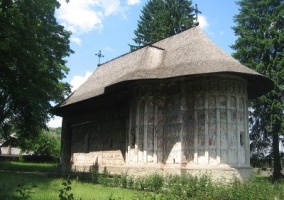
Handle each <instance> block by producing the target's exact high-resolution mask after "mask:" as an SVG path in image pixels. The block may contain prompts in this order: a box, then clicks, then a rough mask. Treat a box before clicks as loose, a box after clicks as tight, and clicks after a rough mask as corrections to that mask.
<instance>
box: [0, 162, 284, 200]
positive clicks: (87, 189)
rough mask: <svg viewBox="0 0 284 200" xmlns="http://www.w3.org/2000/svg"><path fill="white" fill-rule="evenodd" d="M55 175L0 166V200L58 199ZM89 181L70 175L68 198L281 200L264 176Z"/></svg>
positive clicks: (38, 168) (45, 167)
mask: <svg viewBox="0 0 284 200" xmlns="http://www.w3.org/2000/svg"><path fill="white" fill-rule="evenodd" d="M56 171H57V167H56V164H38V163H36V164H35V163H21V162H0V191H1V192H0V199H1V200H6V199H15V197H16V195H19V192H23V193H22V196H23V195H28V196H29V198H22V199H31V200H37V199H38V200H41V199H52V200H56V199H60V198H59V194H60V192H59V191H60V190H62V189H63V188H64V185H62V184H63V183H64V182H66V179H63V178H62V177H59V176H57V173H54V172H56ZM42 172H51V173H42ZM90 177H91V176H90V175H87V174H84V175H76V174H72V181H71V188H72V189H71V190H70V191H68V194H73V195H74V199H76V200H77V199H82V200H91V199H95V200H104V199H106V200H124V199H126V200H127V199H130V200H186V199H194V200H217V199H218V200H250V199H251V200H254V199H258V200H270V199H271V200H282V199H283V200H284V182H283V181H282V182H279V183H274V184H273V183H272V182H271V181H270V179H269V178H268V177H263V176H254V178H253V180H252V181H251V182H249V183H241V182H240V181H238V180H234V181H232V182H230V183H227V184H223V183H219V184H216V183H213V182H212V181H211V180H210V179H209V177H208V176H204V177H201V178H196V177H192V176H190V175H183V176H175V175H173V176H168V177H166V178H162V177H161V176H160V175H152V176H146V177H138V178H135V179H134V178H133V177H131V176H127V175H123V176H121V177H117V176H114V177H111V176H108V175H100V176H99V177H97V175H96V176H95V177H92V178H93V181H94V180H96V181H97V182H99V183H101V184H102V185H100V184H94V183H86V182H83V181H82V180H87V178H89V182H90ZM94 178H95V179H94ZM19 186H20V187H19ZM108 186H113V187H108ZM118 186H121V187H127V188H131V189H124V188H119V187H118ZM135 189H136V190H135ZM142 190H144V191H142ZM17 191H18V192H17Z"/></svg>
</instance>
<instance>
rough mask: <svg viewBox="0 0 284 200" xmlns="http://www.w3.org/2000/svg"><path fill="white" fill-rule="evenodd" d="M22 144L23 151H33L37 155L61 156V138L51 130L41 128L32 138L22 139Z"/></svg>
mask: <svg viewBox="0 0 284 200" xmlns="http://www.w3.org/2000/svg"><path fill="white" fill-rule="evenodd" d="M20 146H21V147H22V148H21V150H22V152H26V153H29V152H31V153H32V155H35V156H44V157H50V158H59V153H60V138H58V137H56V136H55V135H54V134H52V131H51V130H49V131H47V130H41V131H39V133H38V135H37V136H36V137H34V138H32V139H23V140H21V141H20Z"/></svg>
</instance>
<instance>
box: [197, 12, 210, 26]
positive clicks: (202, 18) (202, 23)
mask: <svg viewBox="0 0 284 200" xmlns="http://www.w3.org/2000/svg"><path fill="white" fill-rule="evenodd" d="M198 21H199V26H200V27H201V29H207V28H208V27H209V23H208V21H207V19H206V17H205V16H204V15H198Z"/></svg>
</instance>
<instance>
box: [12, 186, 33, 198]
mask: <svg viewBox="0 0 284 200" xmlns="http://www.w3.org/2000/svg"><path fill="white" fill-rule="evenodd" d="M35 187H36V186H33V188H35ZM33 188H32V187H29V186H25V185H23V184H19V185H18V186H17V189H16V191H15V192H16V194H15V196H14V199H16V200H28V199H30V197H31V195H32V194H34V192H33V191H32V189H33Z"/></svg>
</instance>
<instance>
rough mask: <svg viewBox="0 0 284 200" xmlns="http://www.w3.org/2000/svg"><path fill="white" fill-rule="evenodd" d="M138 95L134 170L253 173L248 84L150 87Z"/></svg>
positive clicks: (129, 156)
mask: <svg viewBox="0 0 284 200" xmlns="http://www.w3.org/2000/svg"><path fill="white" fill-rule="evenodd" d="M133 91H135V92H134V94H133V101H132V104H131V108H130V113H129V115H130V119H131V121H130V127H129V133H128V137H129V141H130V143H129V144H128V149H127V153H126V162H127V164H128V166H135V165H137V164H138V165H139V164H144V165H145V164H146V165H149V166H152V167H153V165H152V164H157V166H163V170H165V168H167V167H172V166H176V167H179V168H180V169H188V171H192V170H196V169H197V168H199V167H200V168H202V167H204V166H206V167H208V166H211V168H215V169H219V168H224V169H232V168H238V167H244V168H248V170H249V171H250V169H249V166H250V163H249V139H248V124H247V120H248V119H247V116H248V113H247V83H246V81H245V80H243V79H241V78H238V77H234V76H215V77H214V76H212V77H202V78H199V79H195V80H191V81H187V80H178V81H171V82H170V81H168V82H159V83H158V84H157V82H156V83H155V82H152V83H150V82H149V83H144V84H139V85H137V86H134V89H133ZM206 170H208V168H207V169H206ZM248 173H250V172H248Z"/></svg>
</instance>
